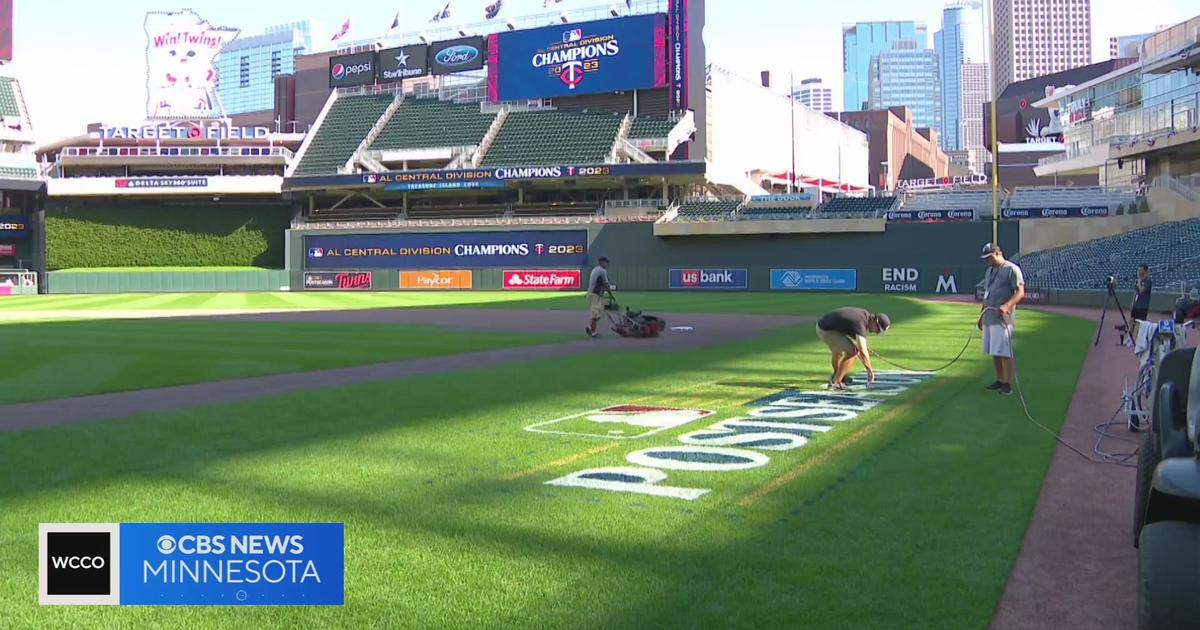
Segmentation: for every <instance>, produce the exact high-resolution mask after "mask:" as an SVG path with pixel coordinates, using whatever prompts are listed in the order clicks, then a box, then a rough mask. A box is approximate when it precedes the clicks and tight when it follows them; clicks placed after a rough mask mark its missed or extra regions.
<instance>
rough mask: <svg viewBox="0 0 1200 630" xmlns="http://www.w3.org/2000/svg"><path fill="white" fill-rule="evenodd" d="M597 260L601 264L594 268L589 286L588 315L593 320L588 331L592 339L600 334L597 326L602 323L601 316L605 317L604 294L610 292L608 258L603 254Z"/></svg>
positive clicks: (589, 278) (589, 277) (589, 279)
mask: <svg viewBox="0 0 1200 630" xmlns="http://www.w3.org/2000/svg"><path fill="white" fill-rule="evenodd" d="M596 262H597V263H599V264H597V265H596V266H595V267H594V268H592V274H591V275H590V276H588V288H587V303H588V317H589V318H590V320H591V321H590V322H589V323H588V327H587V329H586V331H587V334H588V336H589V337H591V338H592V339H595V338H597V337H599V336H600V333H599V332H597V331H596V327H597V326H598V325H599V324H600V318H601V317H604V294H605V293H607V292H608V259H607V258H605V257H604V256H601V257H600V260H598V261H596Z"/></svg>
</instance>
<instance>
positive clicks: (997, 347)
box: [983, 324, 1013, 359]
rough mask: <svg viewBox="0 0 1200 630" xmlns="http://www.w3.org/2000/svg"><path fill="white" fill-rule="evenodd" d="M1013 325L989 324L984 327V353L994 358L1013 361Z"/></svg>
mask: <svg viewBox="0 0 1200 630" xmlns="http://www.w3.org/2000/svg"><path fill="white" fill-rule="evenodd" d="M1012 333H1013V327H1012V324H989V325H987V326H984V327H983V353H984V354H986V355H988V356H993V357H1004V358H1007V359H1011V358H1012V355H1013V347H1012Z"/></svg>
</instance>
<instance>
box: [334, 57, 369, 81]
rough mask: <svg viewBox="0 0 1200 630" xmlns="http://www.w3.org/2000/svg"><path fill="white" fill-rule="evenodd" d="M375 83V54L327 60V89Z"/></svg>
mask: <svg viewBox="0 0 1200 630" xmlns="http://www.w3.org/2000/svg"><path fill="white" fill-rule="evenodd" d="M374 82H375V53H373V52H361V53H355V54H353V55H339V56H337V57H330V58H329V87H331V88H338V87H350V86H355V85H367V84H370V83H374Z"/></svg>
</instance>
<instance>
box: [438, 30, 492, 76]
mask: <svg viewBox="0 0 1200 630" xmlns="http://www.w3.org/2000/svg"><path fill="white" fill-rule="evenodd" d="M484 60H485V58H484V54H483V38H482V37H463V38H461V39H451V40H449V41H444V42H434V43H433V44H432V45H430V46H429V73H430V74H454V73H455V72H466V71H468V70H479V69H482V68H483V62H484Z"/></svg>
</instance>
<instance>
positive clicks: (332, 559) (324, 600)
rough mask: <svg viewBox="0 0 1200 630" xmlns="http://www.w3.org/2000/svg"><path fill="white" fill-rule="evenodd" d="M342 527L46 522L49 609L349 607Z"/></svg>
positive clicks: (42, 585) (43, 585)
mask: <svg viewBox="0 0 1200 630" xmlns="http://www.w3.org/2000/svg"><path fill="white" fill-rule="evenodd" d="M344 529H345V528H344V525H343V524H342V523H42V524H41V525H40V526H39V537H38V602H39V603H40V604H42V605H44V606H46V605H64V604H65V605H107V606H117V605H134V606H156V605H157V606H180V605H183V606H205V605H208V606H214V605H215V606H305V605H308V606H341V605H342V604H343V603H344V599H345V588H344V585H345V531H344Z"/></svg>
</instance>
